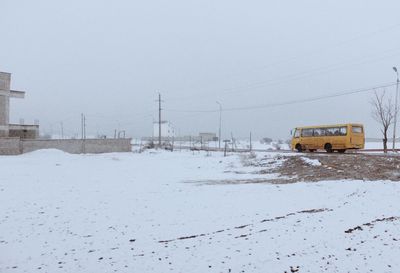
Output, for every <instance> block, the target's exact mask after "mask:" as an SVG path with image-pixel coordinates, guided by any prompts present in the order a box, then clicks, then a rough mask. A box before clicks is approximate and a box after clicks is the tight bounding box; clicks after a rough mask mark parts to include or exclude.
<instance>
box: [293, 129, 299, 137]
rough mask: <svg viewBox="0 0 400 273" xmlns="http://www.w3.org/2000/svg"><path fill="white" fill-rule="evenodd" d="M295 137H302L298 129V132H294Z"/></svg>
mask: <svg viewBox="0 0 400 273" xmlns="http://www.w3.org/2000/svg"><path fill="white" fill-rule="evenodd" d="M294 137H295V138H299V137H300V130H299V129H296V131H295V132H294Z"/></svg>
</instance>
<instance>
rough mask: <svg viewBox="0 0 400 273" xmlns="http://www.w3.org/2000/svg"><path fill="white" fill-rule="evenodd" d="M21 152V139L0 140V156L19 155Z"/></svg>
mask: <svg viewBox="0 0 400 273" xmlns="http://www.w3.org/2000/svg"><path fill="white" fill-rule="evenodd" d="M21 152H22V147H21V142H20V140H19V138H0V155H18V154H20V153H21Z"/></svg>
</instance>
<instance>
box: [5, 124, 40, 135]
mask: <svg viewBox="0 0 400 273" xmlns="http://www.w3.org/2000/svg"><path fill="white" fill-rule="evenodd" d="M8 136H9V137H19V138H23V139H25V138H27V139H36V138H38V137H39V125H20V124H10V126H9V132H8Z"/></svg>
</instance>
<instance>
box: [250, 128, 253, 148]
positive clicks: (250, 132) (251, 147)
mask: <svg viewBox="0 0 400 273" xmlns="http://www.w3.org/2000/svg"><path fill="white" fill-rule="evenodd" d="M252 149H253V146H252V145H251V132H250V152H251V150H252Z"/></svg>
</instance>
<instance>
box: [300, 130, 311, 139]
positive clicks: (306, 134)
mask: <svg viewBox="0 0 400 273" xmlns="http://www.w3.org/2000/svg"><path fill="white" fill-rule="evenodd" d="M301 136H302V137H310V136H313V129H302V130H301Z"/></svg>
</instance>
